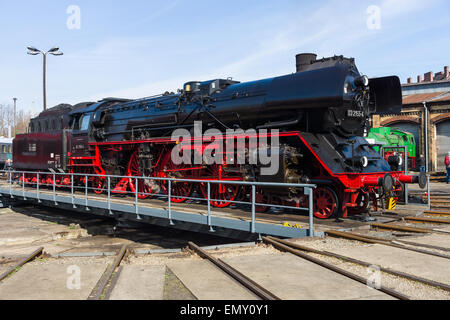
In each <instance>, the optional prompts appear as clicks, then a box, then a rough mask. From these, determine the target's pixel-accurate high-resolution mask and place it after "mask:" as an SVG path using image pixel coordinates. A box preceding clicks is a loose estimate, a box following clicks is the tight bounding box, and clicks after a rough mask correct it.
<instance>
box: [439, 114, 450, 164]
mask: <svg viewBox="0 0 450 320" xmlns="http://www.w3.org/2000/svg"><path fill="white" fill-rule="evenodd" d="M449 152H450V121H444V122H440V123H438V124H436V153H437V164H436V165H437V170H438V171H441V172H442V171H444V172H445V171H446V168H445V156H446V155H447V154H448V153H449Z"/></svg>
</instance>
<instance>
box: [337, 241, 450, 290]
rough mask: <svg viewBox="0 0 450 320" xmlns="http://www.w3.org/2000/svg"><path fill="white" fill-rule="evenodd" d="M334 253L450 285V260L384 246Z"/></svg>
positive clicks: (342, 250)
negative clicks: (449, 271)
mask: <svg viewBox="0 0 450 320" xmlns="http://www.w3.org/2000/svg"><path fill="white" fill-rule="evenodd" d="M333 252H335V253H338V254H342V255H344V256H348V257H351V258H355V259H359V260H363V261H366V262H369V263H372V264H374V265H379V266H382V267H386V268H391V269H394V270H397V271H403V272H406V273H409V274H413V275H416V276H419V277H423V278H425V279H430V280H434V281H439V282H443V283H445V284H450V273H448V270H449V268H450V260H449V259H445V258H440V257H435V256H430V255H427V254H422V253H418V252H413V251H408V250H404V249H399V248H394V247H388V246H384V245H378V244H376V245H370V246H364V247H351V248H338V249H334V250H333Z"/></svg>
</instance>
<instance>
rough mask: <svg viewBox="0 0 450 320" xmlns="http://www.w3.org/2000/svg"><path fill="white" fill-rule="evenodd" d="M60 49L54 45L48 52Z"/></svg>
mask: <svg viewBox="0 0 450 320" xmlns="http://www.w3.org/2000/svg"><path fill="white" fill-rule="evenodd" d="M58 50H59V47H53V48H51V49H50V50H48V52H49V53H52V52H56V51H58Z"/></svg>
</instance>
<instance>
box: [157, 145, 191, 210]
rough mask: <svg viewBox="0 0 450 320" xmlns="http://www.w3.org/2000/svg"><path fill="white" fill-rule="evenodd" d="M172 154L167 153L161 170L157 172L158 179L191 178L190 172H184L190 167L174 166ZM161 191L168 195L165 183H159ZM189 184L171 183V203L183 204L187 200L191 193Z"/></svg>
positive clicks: (166, 183)
mask: <svg viewBox="0 0 450 320" xmlns="http://www.w3.org/2000/svg"><path fill="white" fill-rule="evenodd" d="M171 156H172V153H171V152H168V153H167V154H166V155H165V156H164V159H163V161H162V164H161V168H162V170H160V171H159V172H158V177H160V178H173V179H189V178H192V170H186V169H188V168H190V167H191V165H185V164H180V165H177V164H174V163H173V162H172V157H171ZM160 183H161V189H162V190H163V192H164V193H165V194H166V195H169V188H168V184H169V183H168V182H167V181H161V182H160ZM192 189H193V188H192V183H191V182H173V181H172V183H171V191H170V193H171V196H172V198H171V201H172V202H174V203H183V202H185V201H186V200H187V197H189V196H190V195H191V193H192Z"/></svg>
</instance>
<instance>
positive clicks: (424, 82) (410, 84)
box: [402, 78, 450, 87]
mask: <svg viewBox="0 0 450 320" xmlns="http://www.w3.org/2000/svg"><path fill="white" fill-rule="evenodd" d="M445 83H450V78H446V79H441V80H437V79H435V80H434V81H423V80H422V81H421V82H414V83H404V84H402V87H416V86H423V85H427V84H445Z"/></svg>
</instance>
